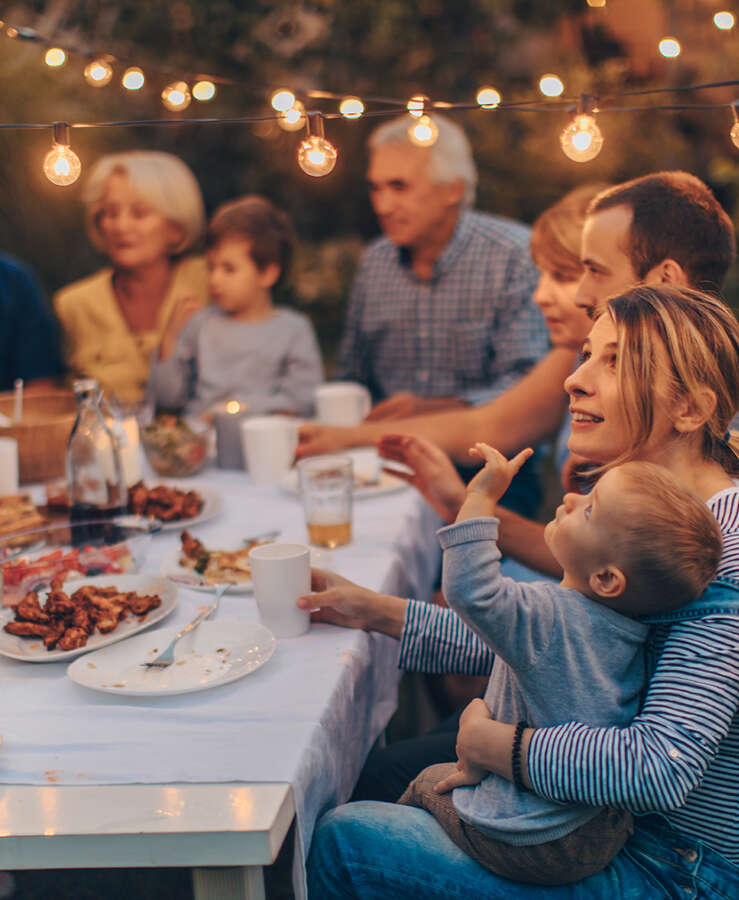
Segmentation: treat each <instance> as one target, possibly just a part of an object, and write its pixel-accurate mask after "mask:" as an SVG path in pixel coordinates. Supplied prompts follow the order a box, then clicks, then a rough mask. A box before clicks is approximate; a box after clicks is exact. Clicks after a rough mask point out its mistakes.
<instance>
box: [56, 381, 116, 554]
mask: <svg viewBox="0 0 739 900" xmlns="http://www.w3.org/2000/svg"><path fill="white" fill-rule="evenodd" d="M74 396H75V400H76V402H77V418H76V419H75V423H74V425H73V426H72V431H71V433H70V435H69V441H68V443H67V490H68V492H69V503H70V511H69V517H70V519H71V521H72V523H73V525H72V539H73V542H74V543H75V544H77V543H80V542H81V541H84V540H87V539H88V538H92V537H93V536H94V535H97V534H99V533H100V530H101V529H100V527H99V526H98V527H96V526H94V525H93V524H89V525H87V526H85V525H76V526H75V525H74V523H75V522H87V523H92V522H93V520H99V519H110V518H111V517H113V516H117V515H122V514H124V513H125V512H126V510H127V505H128V493H127V490H126V480H125V478H124V476H123V468H122V466H121V457H120V452H119V448H118V442H117V440H116V438H115V436H114V434H113V433H112V432H111V430H110V429H109V428H108V426H107V425H106V422H105V417H104V416H103V413H102V411H101V408H100V402H101V399H102V391H101V389H100V386H99V385H98V383H97V381H95V380H94V379H92V378H83V379H79V380H77V381H75V382H74Z"/></svg>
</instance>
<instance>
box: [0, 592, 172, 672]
mask: <svg viewBox="0 0 739 900" xmlns="http://www.w3.org/2000/svg"><path fill="white" fill-rule="evenodd" d="M83 584H93V585H96V586H98V587H116V588H118V590H120V591H136V593H138V594H159V596H160V597H161V598H162V602H161V605H160V606H158V607H157V608H156V609H152V610H151V612H148V613H147V614H146V615H145V616H144V617H143V619H139V617H138V616H134V615H133V614H132V613H129V614H128V616H127V617H126V618H125V619H124V620H123V621H122V622H121V623H120V625H118V627H117V628H116V629H115V631H111V632H109V633H108V634H100V632H99V631H95V632H93V634H91V635H90V637H89V638H88V639H87V643H86V644H85V646H84V647H79V648H78V649H77V650H47V649H46V648H45V647H44V643H43V640H42V639H41V638H22V637H18V636H17V635H14V634H8V632H7V631H4V630H0V655H2V656H9V657H10V658H11V659H20V660H22V661H23V662H59V660H62V659H67V660H69V659H74V658H75V657H76V656H80V655H81V654H83V653H89V652H90V651H91V650H99V649H100V647H107V645H108V644H114V643H117V642H118V641H122V640H124V639H125V638H127V637H130V636H131V635H132V634H136V633H137V632H139V631H143V629H144V628H149V626H150V625H153V624H154V623H155V622H159V621H161V620H162V619H163V618H164V617H165V616H168V615H169V614H170V613H171V612H172V610H173V609H174V608H175V606H176V605H177V587H176V585H174V584H173V583H172V582H171V581H168V580H167V579H166V578H158V577H157V576H156V575H95V576H94V577H91V578H74V579H72V578H70V579H69V580H68V581H65V582H64V592H65V593H66V594H73V593H74V591H76V590H77V588H78V587H81V586H82V585H83ZM44 596H45V595H44V593H43V592H42V593H41V596H40V598H39V599H40V600H41V605H42V606H43V599H44ZM13 619H15V613H14V611H13V610H12V609H3V610H2V612H0V629H2V626H3V625H5V623H6V622H9V621H11V620H13Z"/></svg>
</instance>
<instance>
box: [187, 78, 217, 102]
mask: <svg viewBox="0 0 739 900" xmlns="http://www.w3.org/2000/svg"><path fill="white" fill-rule="evenodd" d="M192 95H193V97H194V98H195V99H196V100H199V101H200V102H201V103H206V102H207V101H208V100H212V99H213V98H214V97H215V95H216V86H215V85H214V84H213V82H212V81H196V82H195V84H194V85H193V86H192Z"/></svg>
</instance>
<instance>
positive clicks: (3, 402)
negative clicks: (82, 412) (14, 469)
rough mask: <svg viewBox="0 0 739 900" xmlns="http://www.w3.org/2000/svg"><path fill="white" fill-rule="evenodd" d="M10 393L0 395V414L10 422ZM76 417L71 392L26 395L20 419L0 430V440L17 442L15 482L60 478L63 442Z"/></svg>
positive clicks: (64, 451) (11, 416) (62, 471)
mask: <svg viewBox="0 0 739 900" xmlns="http://www.w3.org/2000/svg"><path fill="white" fill-rule="evenodd" d="M13 401H14V395H13V393H12V392H8V393H0V413H3V414H4V415H6V416H7V417H8V418H9V419H12V418H13ZM75 415H76V405H75V402H74V395H73V394H72V392H71V391H61V390H60V391H45V392H44V393H38V394H36V393H34V392H33V391H26V392H25V394H24V396H23V418H22V419H21V421H20V422H14V423H13V424H12V425H8V426H7V427H3V426H1V425H0V437H11V438H15V440H16V441H18V464H19V480H20V483H21V484H29V483H31V482H38V481H42V482H43V481H49V480H50V479H52V478H59V477H60V476H62V475H64V457H65V453H66V450H67V438H68V437H69V432H70V431H71V430H72V425H74V420H75Z"/></svg>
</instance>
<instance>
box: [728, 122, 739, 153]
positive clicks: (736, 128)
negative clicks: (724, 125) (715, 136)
mask: <svg viewBox="0 0 739 900" xmlns="http://www.w3.org/2000/svg"><path fill="white" fill-rule="evenodd" d="M729 137H730V138H731V142H732V144H733V145H734V146H735V147H737V148H739V122H734V125H733V126H732V129H731V131H730V132H729Z"/></svg>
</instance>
